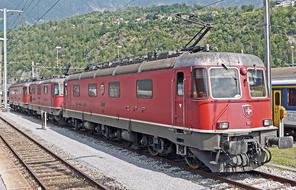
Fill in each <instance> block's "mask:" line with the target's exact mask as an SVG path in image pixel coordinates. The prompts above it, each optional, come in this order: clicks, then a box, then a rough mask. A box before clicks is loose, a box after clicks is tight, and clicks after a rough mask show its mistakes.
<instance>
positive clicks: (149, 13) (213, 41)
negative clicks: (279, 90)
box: [9, 5, 296, 78]
mask: <svg viewBox="0 0 296 190" xmlns="http://www.w3.org/2000/svg"><path fill="white" fill-rule="evenodd" d="M179 12H187V13H195V14H197V15H199V18H200V19H202V20H204V21H207V22H212V23H214V24H215V25H214V28H213V29H212V31H211V32H210V34H209V35H207V36H206V39H205V40H204V41H203V43H204V44H205V43H209V44H210V46H211V47H212V48H213V50H214V51H231V52H241V51H243V52H244V53H251V54H255V55H258V56H260V57H261V58H263V55H264V49H263V45H264V41H263V11H262V10H260V9H258V10H254V9H253V7H252V6H244V7H242V8H210V9H202V10H199V8H198V7H192V6H185V5H170V6H154V7H149V8H128V9H121V10H117V11H112V12H110V11H105V12H95V13H91V14H88V15H84V16H79V17H73V18H69V19H66V20H62V21H49V22H48V23H44V24H41V25H35V26H30V27H29V26H28V27H23V28H20V29H17V30H12V31H10V32H9V61H10V62H12V63H11V64H10V65H9V74H10V76H13V77H14V78H18V77H19V75H20V74H21V73H20V72H16V71H18V70H21V71H24V72H25V71H30V70H31V62H32V61H35V62H38V63H40V65H44V66H54V65H55V64H56V50H55V47H56V46H61V47H62V49H61V51H60V53H59V55H60V56H59V57H60V61H61V63H62V64H63V65H65V64H69V63H71V64H72V66H73V67H84V66H86V65H87V64H89V63H98V62H104V61H107V60H111V59H115V58H117V51H118V48H117V46H122V48H121V49H119V54H120V57H125V56H131V55H144V54H146V53H147V52H149V51H153V50H156V51H157V52H161V51H164V50H177V49H180V48H181V47H182V46H183V45H184V44H186V42H187V41H188V40H189V39H190V38H191V37H192V35H194V34H195V32H196V31H197V30H199V27H198V26H196V25H192V24H189V23H186V22H184V21H181V22H180V21H179V20H177V19H176V18H175V17H174V15H175V14H176V13H179ZM272 24H273V26H272V32H273V36H272V55H273V57H272V60H273V64H274V66H283V65H284V64H286V63H290V62H291V50H290V43H291V42H292V41H293V40H294V41H295V38H294V35H296V27H295V24H296V8H273V10H272ZM40 72H41V74H42V75H51V74H53V73H54V71H50V70H47V69H41V70H40ZM16 73H17V74H16Z"/></svg>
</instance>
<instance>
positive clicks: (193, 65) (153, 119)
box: [29, 14, 293, 172]
mask: <svg viewBox="0 0 296 190" xmlns="http://www.w3.org/2000/svg"><path fill="white" fill-rule="evenodd" d="M177 16H178V17H180V18H182V15H181V14H178V15H177ZM188 18H192V16H190V15H189V17H188ZM185 20H187V21H188V19H187V17H186V18H185ZM193 23H201V24H202V25H203V28H202V29H201V30H200V31H199V32H198V33H197V34H196V35H195V36H194V38H192V39H191V41H190V42H189V43H188V44H187V45H186V46H185V47H184V48H183V49H182V50H181V51H180V52H178V53H173V52H167V53H161V54H159V55H158V56H157V55H152V56H151V55H150V56H148V58H147V57H146V58H145V59H143V58H139V57H138V58H133V59H123V60H121V61H120V62H113V63H110V64H111V65H110V66H107V67H106V68H104V65H103V66H102V65H101V66H102V67H103V68H99V69H95V70H93V71H88V72H82V73H78V74H73V75H70V76H68V77H67V78H66V80H65V81H64V79H54V80H48V81H40V82H34V83H32V84H31V85H30V106H29V109H31V110H34V112H37V113H38V112H40V111H47V112H48V113H49V114H50V115H52V116H61V114H62V116H63V119H64V121H66V122H67V123H69V124H70V125H72V126H74V127H76V128H86V129H90V130H93V131H94V132H97V133H99V134H101V135H104V136H106V137H107V138H116V139H124V140H126V141H129V142H132V143H134V144H137V145H139V146H142V147H147V148H148V150H149V151H150V153H151V154H153V155H157V154H162V155H165V154H170V153H174V154H177V155H180V156H183V157H184V158H185V160H186V162H187V163H188V165H189V166H190V167H192V168H198V167H199V166H200V165H201V164H204V165H206V166H207V167H208V168H209V169H210V170H211V171H213V172H241V171H249V170H252V169H254V168H257V167H259V166H261V165H263V164H264V163H266V162H268V161H269V160H270V158H271V154H270V152H269V151H268V149H267V147H268V146H271V145H278V146H279V147H280V148H287V147H291V146H292V145H293V138H292V137H281V138H278V137H277V128H276V127H274V126H273V124H272V114H271V102H270V97H269V94H268V91H267V84H266V76H265V67H264V64H263V63H262V61H261V60H260V59H259V58H258V57H256V56H253V55H247V54H237V53H219V52H206V51H208V47H207V46H205V47H200V46H196V45H197V44H198V42H199V41H200V40H201V39H202V37H203V36H205V34H206V33H207V32H208V31H209V30H210V28H211V25H209V24H206V23H204V22H197V21H194V22H193ZM192 42H193V45H191V46H189V44H191V43H192ZM203 51H204V52H203ZM63 81H64V88H65V94H64V100H63V101H62V98H63V97H62V95H63V93H62V83H63ZM56 89H58V90H56ZM48 92H51V93H48ZM59 98H61V99H59ZM39 114H40V113H39ZM55 119H57V120H59V119H60V117H55Z"/></svg>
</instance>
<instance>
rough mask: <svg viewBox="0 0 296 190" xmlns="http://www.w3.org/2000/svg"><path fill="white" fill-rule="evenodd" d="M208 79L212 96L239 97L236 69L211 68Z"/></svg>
mask: <svg viewBox="0 0 296 190" xmlns="http://www.w3.org/2000/svg"><path fill="white" fill-rule="evenodd" d="M210 81H211V90H212V96H213V98H236V99H238V98H241V91H240V82H239V74H238V70H237V69H235V68H227V69H225V68H212V69H211V70H210Z"/></svg>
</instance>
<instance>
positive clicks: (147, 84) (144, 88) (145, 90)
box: [137, 79, 153, 99]
mask: <svg viewBox="0 0 296 190" xmlns="http://www.w3.org/2000/svg"><path fill="white" fill-rule="evenodd" d="M152 89H153V88H152V80H151V79H144V80H137V97H138V98H147V99H151V98H152V94H153V93H152Z"/></svg>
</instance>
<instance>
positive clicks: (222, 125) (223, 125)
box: [217, 122, 229, 129]
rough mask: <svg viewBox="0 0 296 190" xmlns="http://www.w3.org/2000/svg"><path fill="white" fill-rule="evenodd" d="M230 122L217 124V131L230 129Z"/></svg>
mask: <svg viewBox="0 0 296 190" xmlns="http://www.w3.org/2000/svg"><path fill="white" fill-rule="evenodd" d="M228 128H229V122H219V123H217V129H228Z"/></svg>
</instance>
